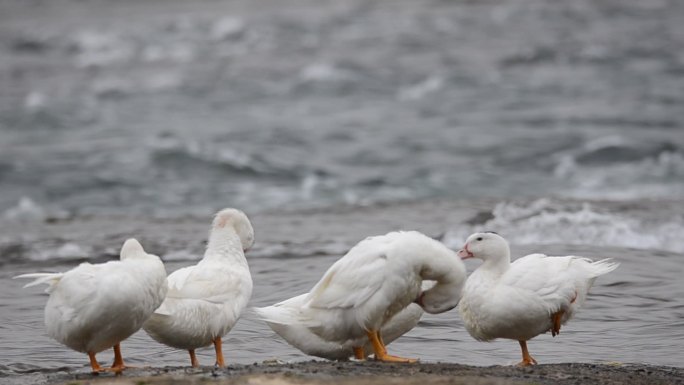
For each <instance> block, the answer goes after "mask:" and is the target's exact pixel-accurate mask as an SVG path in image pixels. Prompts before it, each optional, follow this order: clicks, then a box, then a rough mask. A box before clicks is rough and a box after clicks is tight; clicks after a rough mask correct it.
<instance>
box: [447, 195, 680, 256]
mask: <svg viewBox="0 0 684 385" xmlns="http://www.w3.org/2000/svg"><path fill="white" fill-rule="evenodd" d="M478 231H496V232H499V233H500V234H502V235H503V236H505V237H506V238H507V239H508V240H510V241H511V242H512V243H515V244H519V245H544V244H566V245H592V246H608V247H626V248H634V249H649V250H662V251H670V252H676V253H684V239H683V238H682V237H681V234H682V233H683V232H684V217H682V216H681V215H680V216H679V217H677V216H673V217H672V218H669V219H667V220H664V221H663V220H657V219H656V220H654V219H650V218H647V217H645V216H643V217H640V215H639V214H636V213H634V214H631V215H626V214H624V213H620V212H611V210H610V209H608V208H607V207H603V206H601V208H598V207H597V205H596V204H592V203H587V202H568V201H562V200H552V199H548V198H543V199H538V200H536V201H533V202H531V203H523V204H521V203H515V202H501V203H498V204H497V205H496V206H495V207H494V209H493V210H492V211H491V213H489V212H483V213H480V214H478V215H477V216H476V217H475V218H473V220H470V221H467V222H466V225H465V226H462V227H458V228H456V229H451V230H450V231H449V232H447V234H446V235H445V237H444V241H445V243H447V244H449V245H450V246H453V247H455V248H458V247H460V246H461V244H462V242H463V240H465V239H466V238H467V237H468V235H470V234H472V233H474V232H478Z"/></svg>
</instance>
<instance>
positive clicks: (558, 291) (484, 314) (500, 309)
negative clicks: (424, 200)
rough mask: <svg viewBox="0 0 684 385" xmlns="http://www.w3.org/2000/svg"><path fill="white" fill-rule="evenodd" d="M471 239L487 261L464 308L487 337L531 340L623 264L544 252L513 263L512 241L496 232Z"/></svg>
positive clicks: (478, 334) (470, 284)
mask: <svg viewBox="0 0 684 385" xmlns="http://www.w3.org/2000/svg"><path fill="white" fill-rule="evenodd" d="M466 245H467V246H468V251H469V252H471V253H472V254H473V255H474V256H475V257H476V258H481V259H483V260H484V263H483V264H482V265H481V266H480V267H479V268H478V269H477V270H475V271H474V272H473V273H472V274H471V275H470V277H469V278H468V281H467V282H466V286H465V290H464V294H463V298H462V300H461V303H460V305H459V309H460V313H461V317H462V318H463V321H464V324H465V327H466V329H467V330H468V332H469V333H470V334H471V335H472V336H473V337H474V338H476V339H478V340H484V341H489V340H492V339H495V338H508V339H514V340H519V341H527V340H529V339H531V338H533V337H535V336H537V335H539V334H542V333H545V332H547V331H549V330H551V328H552V317H551V316H552V315H553V314H554V313H557V312H560V311H562V312H563V314H562V318H561V324H564V323H565V322H567V321H568V320H569V319H570V318H572V316H573V315H574V313H575V312H576V311H577V310H578V309H579V308H580V307H581V306H582V304H583V303H584V302H585V300H586V297H587V294H588V292H589V289H590V288H591V286H592V284H593V282H594V280H595V279H596V277H598V276H600V275H603V274H607V273H609V272H611V271H613V270H615V269H616V268H617V267H618V263H616V262H613V261H611V260H609V259H604V260H600V261H597V262H593V261H592V260H590V259H588V258H583V257H577V256H565V257H549V256H546V255H543V254H531V255H527V256H525V257H522V258H519V259H518V260H516V261H515V262H513V263H510V252H509V248H508V243H506V241H505V240H504V239H503V238H501V237H500V236H499V235H497V234H493V233H478V234H474V235H471V236H470V237H469V238H468V240H467V241H466ZM464 250H465V247H464ZM462 252H463V250H462Z"/></svg>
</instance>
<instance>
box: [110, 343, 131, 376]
mask: <svg viewBox="0 0 684 385" xmlns="http://www.w3.org/2000/svg"><path fill="white" fill-rule="evenodd" d="M126 368H127V366H126V364H124V361H123V356H122V355H121V345H120V344H116V345H114V363H112V367H111V368H109V369H108V370H110V371H112V372H114V373H120V372H122V371H123V370H124V369H126Z"/></svg>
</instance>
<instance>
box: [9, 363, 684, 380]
mask: <svg viewBox="0 0 684 385" xmlns="http://www.w3.org/2000/svg"><path fill="white" fill-rule="evenodd" d="M49 377H50V380H49V381H48V384H70V385H71V384H93V383H94V384H100V385H104V384H114V383H115V384H117V385H129V384H130V385H141V384H149V385H155V384H156V385H175V384H203V383H207V382H211V383H212V384H221V385H228V384H340V385H346V384H400V385H413V384H416V385H417V384H424V383H429V384H473V385H509V384H511V385H512V384H539V385H543V384H549V385H552V384H553V385H573V384H615V385H617V384H632V385H639V384H684V369H683V368H673V367H667V366H649V365H637V364H619V363H612V364H577V363H566V364H547V365H538V366H535V367H528V368H519V367H516V366H490V367H478V366H467V365H459V364H453V363H418V364H413V365H405V364H404V365H402V364H385V363H378V362H372V361H367V362H323V361H307V362H298V363H279V362H268V361H265V362H263V363H261V364H257V363H254V364H252V365H231V366H229V367H227V368H225V369H215V368H213V367H202V368H198V369H192V368H185V367H165V368H146V369H130V370H128V371H126V372H125V374H123V375H122V376H118V377H116V376H114V375H112V374H104V375H99V376H92V375H91V374H88V373H86V372H85V369H81V370H79V371H77V372H58V373H54V374H53V375H52V376H49ZM17 383H18V384H19V383H26V384H28V383H30V380H29V381H25V382H17Z"/></svg>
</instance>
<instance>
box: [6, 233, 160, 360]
mask: <svg viewBox="0 0 684 385" xmlns="http://www.w3.org/2000/svg"><path fill="white" fill-rule="evenodd" d="M15 278H32V279H35V281H33V282H31V283H29V284H28V285H26V286H33V285H37V284H41V283H45V284H47V285H48V290H47V292H48V293H50V297H49V299H48V302H47V305H46V306H45V326H46V329H47V333H48V335H49V336H50V337H52V338H54V339H55V340H57V341H59V342H61V343H62V344H64V345H66V346H68V347H69V348H71V349H74V350H76V351H79V352H84V353H87V352H92V353H97V352H100V351H102V350H105V349H108V348H111V347H112V346H113V345H115V344H117V343H120V342H121V341H123V340H125V339H126V338H128V337H129V336H130V335H132V334H133V333H135V332H136V331H137V330H139V329H140V327H141V326H142V324H143V322H145V320H147V318H148V317H149V316H150V315H151V314H152V312H153V311H154V310H155V309H156V308H157V307H158V306H159V305H160V304H161V303H162V301H163V300H164V296H165V294H166V271H165V269H164V265H163V264H162V262H161V260H160V259H159V257H157V256H156V255H152V254H147V253H145V251H144V250H143V248H142V246H140V244H139V243H138V241H136V240H135V239H129V240H127V241H126V243H124V246H123V247H122V249H121V260H120V261H110V262H107V263H102V264H90V263H82V264H80V265H79V266H77V267H76V268H74V269H72V270H69V271H67V272H66V273H34V274H23V275H20V276H17V277H15Z"/></svg>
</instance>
